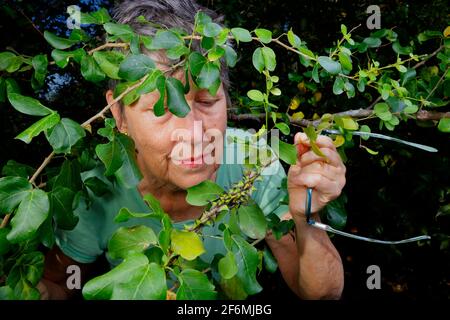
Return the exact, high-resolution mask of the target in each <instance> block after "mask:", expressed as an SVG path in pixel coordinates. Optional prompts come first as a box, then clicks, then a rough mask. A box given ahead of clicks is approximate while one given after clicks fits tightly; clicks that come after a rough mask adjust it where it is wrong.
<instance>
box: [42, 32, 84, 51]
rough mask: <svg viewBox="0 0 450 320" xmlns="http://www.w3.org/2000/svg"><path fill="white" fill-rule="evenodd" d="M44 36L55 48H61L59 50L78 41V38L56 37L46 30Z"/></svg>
mask: <svg viewBox="0 0 450 320" xmlns="http://www.w3.org/2000/svg"><path fill="white" fill-rule="evenodd" d="M44 38H45V40H47V42H48V43H50V45H51V46H52V47H54V48H56V49H61V50H64V49H67V48H70V47H71V46H73V45H74V44H75V43H78V42H79V40H74V39H66V38H61V37H58V36H56V35H54V34H53V33H51V32H48V31H44Z"/></svg>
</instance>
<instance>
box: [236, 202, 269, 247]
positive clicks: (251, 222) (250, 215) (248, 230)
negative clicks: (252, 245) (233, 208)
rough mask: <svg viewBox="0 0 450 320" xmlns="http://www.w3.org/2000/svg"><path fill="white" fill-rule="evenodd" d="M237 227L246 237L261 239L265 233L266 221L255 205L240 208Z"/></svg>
mask: <svg viewBox="0 0 450 320" xmlns="http://www.w3.org/2000/svg"><path fill="white" fill-rule="evenodd" d="M238 217H239V226H240V228H241V230H242V232H244V233H245V234H246V235H247V236H248V237H250V238H252V239H263V238H264V237H265V236H266V232H267V221H266V218H265V216H264V213H263V212H262V210H261V208H260V207H259V206H258V205H257V204H252V205H247V206H241V207H239V210H238Z"/></svg>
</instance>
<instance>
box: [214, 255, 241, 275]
mask: <svg viewBox="0 0 450 320" xmlns="http://www.w3.org/2000/svg"><path fill="white" fill-rule="evenodd" d="M218 267H219V273H220V276H221V277H222V278H224V279H231V278H233V277H234V276H235V275H236V273H237V271H238V268H237V265H236V259H235V258H234V254H233V252H231V251H228V252H227V254H226V255H225V257H223V258H222V259H220V260H219V265H218Z"/></svg>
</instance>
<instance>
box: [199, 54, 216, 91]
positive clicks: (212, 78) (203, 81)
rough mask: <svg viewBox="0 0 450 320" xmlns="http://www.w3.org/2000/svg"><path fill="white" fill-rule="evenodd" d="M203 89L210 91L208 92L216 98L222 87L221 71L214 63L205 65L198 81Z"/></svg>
mask: <svg viewBox="0 0 450 320" xmlns="http://www.w3.org/2000/svg"><path fill="white" fill-rule="evenodd" d="M197 82H198V85H199V87H200V88H201V89H208V92H209V93H210V94H211V95H212V96H215V95H216V93H217V90H218V89H219V86H220V71H219V67H217V66H216V65H215V64H214V63H210V62H207V63H205V64H204V65H203V67H202V70H201V71H200V74H199V76H198V79H197Z"/></svg>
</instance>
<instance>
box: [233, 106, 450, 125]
mask: <svg viewBox="0 0 450 320" xmlns="http://www.w3.org/2000/svg"><path fill="white" fill-rule="evenodd" d="M373 114H374V112H373V110H368V109H363V108H360V109H355V110H347V111H342V112H337V113H334V114H332V115H333V116H341V117H342V116H350V117H352V118H357V119H358V118H365V117H369V116H371V115H373ZM265 117H266V114H265V113H259V114H249V113H245V114H228V119H230V120H233V121H244V120H251V121H258V122H261V121H263V120H264V119H265ZM442 118H450V112H438V111H426V110H421V111H418V112H417V113H416V120H418V121H428V120H439V119H442ZM289 121H290V122H291V123H293V124H297V125H300V126H302V127H307V126H309V125H313V126H314V127H317V126H318V125H319V124H320V121H321V120H320V119H318V120H307V119H301V120H295V119H293V118H292V117H289Z"/></svg>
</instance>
